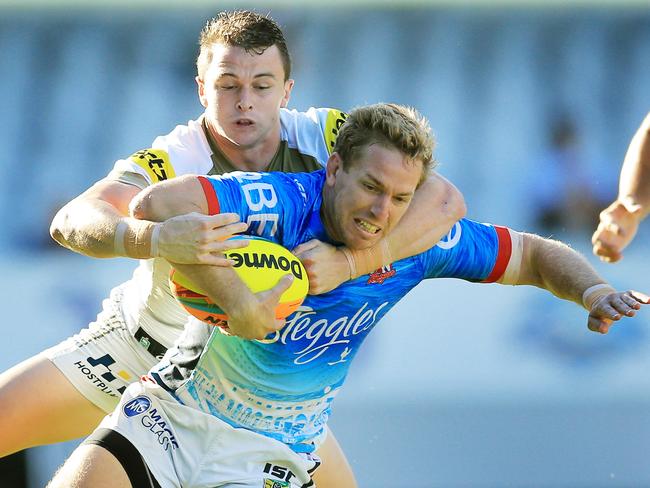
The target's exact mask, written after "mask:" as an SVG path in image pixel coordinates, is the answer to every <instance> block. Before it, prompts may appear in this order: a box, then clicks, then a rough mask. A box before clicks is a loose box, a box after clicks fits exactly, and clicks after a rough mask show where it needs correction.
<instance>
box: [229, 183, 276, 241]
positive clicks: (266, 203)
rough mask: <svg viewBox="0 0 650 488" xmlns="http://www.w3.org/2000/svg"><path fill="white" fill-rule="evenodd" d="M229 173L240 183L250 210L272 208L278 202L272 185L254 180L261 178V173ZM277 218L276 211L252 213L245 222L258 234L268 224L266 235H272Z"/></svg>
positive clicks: (258, 210)
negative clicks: (268, 228)
mask: <svg viewBox="0 0 650 488" xmlns="http://www.w3.org/2000/svg"><path fill="white" fill-rule="evenodd" d="M230 175H231V176H232V177H233V178H235V179H236V180H237V181H238V182H239V183H240V184H241V190H242V192H243V193H244V199H245V200H246V205H247V206H248V208H249V209H250V210H251V212H260V210H262V209H273V208H275V206H276V205H277V204H278V194H277V192H276V191H275V188H274V187H273V185H271V184H270V183H264V182H259V181H258V182H255V181H256V180H259V179H261V178H262V175H261V174H259V173H249V172H245V171H236V172H234V173H230ZM251 182H253V183H251ZM279 220H280V216H279V215H278V214H277V213H254V214H252V215H249V216H248V218H247V219H246V223H247V224H248V227H249V229H251V231H253V230H254V229H256V230H255V232H257V235H260V236H261V235H263V234H264V230H265V228H266V226H267V224H270V226H271V229H270V230H269V231H268V235H269V236H273V235H275V233H276V232H277V230H278V221H279Z"/></svg>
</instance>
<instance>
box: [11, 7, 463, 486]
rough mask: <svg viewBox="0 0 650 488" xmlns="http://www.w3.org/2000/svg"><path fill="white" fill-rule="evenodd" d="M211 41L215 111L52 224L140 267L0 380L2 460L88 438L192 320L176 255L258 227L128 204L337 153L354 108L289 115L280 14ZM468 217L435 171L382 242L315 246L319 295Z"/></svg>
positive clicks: (212, 253) (332, 478)
mask: <svg viewBox="0 0 650 488" xmlns="http://www.w3.org/2000/svg"><path fill="white" fill-rule="evenodd" d="M200 44H201V49H200V55H199V58H198V61H197V69H198V76H197V78H196V80H197V83H198V94H199V98H200V101H201V104H202V105H203V106H204V107H205V111H204V113H203V115H202V116H201V117H200V118H199V119H197V120H195V121H191V122H189V123H188V124H187V125H186V126H179V127H177V128H176V129H175V130H174V131H173V132H172V133H170V134H168V135H166V136H162V137H159V138H157V139H156V140H155V141H154V143H153V146H152V147H151V148H148V149H145V150H143V151H139V152H138V153H136V154H134V155H133V156H131V157H130V158H129V161H134V162H136V163H137V164H138V165H139V167H140V168H141V171H136V172H134V171H130V170H128V169H126V170H125V168H126V167H129V165H128V164H125V161H118V162H116V164H115V167H114V169H113V171H112V172H111V173H110V174H109V175H108V176H107V177H106V178H104V179H102V180H100V181H99V182H97V183H95V184H94V185H93V186H91V187H90V188H89V189H88V190H87V191H85V192H84V193H82V194H81V195H80V196H79V197H77V198H76V199H74V200H73V201H71V202H70V203H68V204H67V205H66V206H65V207H64V208H63V209H62V210H61V211H59V213H58V214H57V215H56V217H55V219H54V221H53V223H52V227H51V233H52V236H53V237H54V239H56V240H57V241H58V242H59V243H60V244H61V245H63V246H65V247H67V248H69V249H72V250H74V251H76V252H79V253H82V254H85V255H88V256H93V257H100V258H109V257H118V256H122V257H130V258H134V259H140V260H141V262H140V265H139V267H138V268H137V269H136V271H135V273H134V275H133V277H132V279H131V280H129V281H127V282H126V283H123V284H122V285H120V286H118V287H116V288H114V289H113V290H112V291H111V294H110V297H109V298H108V299H107V300H105V302H104V307H103V310H102V312H101V313H100V314H99V316H98V318H97V321H96V322H94V323H92V324H91V325H90V326H89V328H88V329H84V330H83V331H81V332H80V333H79V334H78V335H76V336H74V337H72V338H70V339H69V340H67V341H65V342H63V343H62V344H59V345H58V346H55V347H53V348H51V349H49V350H47V351H45V352H43V353H41V354H39V355H37V356H35V357H33V358H31V359H28V360H26V361H24V362H23V363H21V364H19V365H17V366H15V367H14V368H12V369H10V370H9V371H7V372H5V373H3V374H2V375H0V411H1V412H2V415H0V432H2V435H0V456H4V455H7V454H10V453H12V452H15V451H18V450H20V449H24V448H27V447H30V446H35V445H42V444H48V443H54V442H61V441H65V440H69V439H73V438H77V437H80V436H84V435H87V434H88V433H90V432H91V431H92V430H93V428H94V427H95V426H96V425H97V423H98V422H99V421H100V420H101V418H102V417H104V415H105V413H106V412H110V411H112V410H113V408H114V406H115V405H116V404H117V401H118V400H119V396H120V394H121V393H122V391H124V389H125V388H126V386H127V384H128V383H130V382H132V381H134V380H137V379H138V378H139V377H140V376H141V375H142V374H144V373H145V372H146V371H147V370H148V369H149V368H150V367H151V366H152V365H153V364H154V363H155V362H156V361H157V359H156V357H157V356H158V357H160V356H161V355H162V354H163V353H164V352H165V350H166V349H167V348H168V347H170V346H171V345H172V343H173V342H174V340H175V339H176V337H177V336H178V334H179V332H180V331H181V330H182V327H183V324H184V322H185V320H186V314H185V313H184V312H183V311H182V309H181V308H180V306H179V305H178V304H177V303H176V302H175V301H174V300H173V298H172V296H171V294H170V291H169V287H168V284H167V273H168V271H169V265H168V264H167V262H166V260H165V259H167V260H169V261H172V262H178V263H187V264H193V263H194V264H211V265H216V266H223V265H227V264H228V263H227V261H226V260H224V259H223V257H222V255H221V252H222V251H224V250H226V249H228V248H230V247H232V246H233V244H232V243H230V242H223V239H224V238H225V237H227V236H229V235H232V234H234V233H237V232H241V231H242V230H244V229H245V228H246V226H245V225H244V224H242V223H239V222H238V220H237V217H236V216H234V215H217V216H213V217H208V216H204V215H185V216H181V217H177V218H174V219H170V220H168V221H166V222H163V223H162V224H154V223H152V222H146V221H138V220H135V219H132V218H129V217H128V206H129V202H130V201H131V200H132V198H133V197H134V196H135V195H136V194H137V193H138V192H139V191H140V190H141V189H142V188H144V187H146V186H148V185H150V184H153V183H156V182H158V181H162V180H165V179H169V178H172V177H174V176H175V175H181V174H186V173H200V174H208V173H210V174H219V173H222V172H226V171H230V170H235V169H241V170H269V171H311V170H314V169H317V168H319V167H321V166H323V165H324V164H325V163H326V161H327V158H328V156H329V151H330V150H331V148H332V146H333V142H334V139H335V136H336V131H337V129H338V126H339V125H340V124H341V123H342V121H343V120H344V118H345V115H344V114H341V113H340V112H338V111H336V110H329V109H318V110H311V111H309V112H307V113H300V112H295V111H289V110H286V108H285V107H286V105H287V103H288V101H289V97H290V94H291V90H292V88H293V80H291V79H290V59H289V54H288V52H287V48H286V43H285V41H284V37H283V34H282V31H281V30H280V29H279V27H278V26H277V24H275V22H273V21H272V20H270V19H268V18H264V17H261V16H259V15H256V14H254V13H251V12H235V13H224V14H221V15H219V16H218V17H216V18H215V19H213V20H212V21H211V22H209V23H208V24H207V26H206V28H205V29H204V31H203V32H202V35H201V39H200ZM464 211H465V209H464V204H463V201H462V197H461V196H460V195H459V193H458V192H457V190H455V188H454V187H453V186H452V185H451V184H449V183H448V182H446V181H445V180H443V179H442V178H440V177H438V176H432V177H431V178H429V179H428V180H427V181H426V182H425V183H424V184H423V186H422V189H421V190H419V191H418V192H417V194H416V198H415V202H414V204H413V208H412V209H411V210H409V213H408V214H407V216H406V217H405V219H404V222H403V224H402V225H400V227H399V228H398V229H396V231H395V232H394V233H391V235H389V236H387V237H386V239H383V240H382V241H381V242H379V243H378V244H377V245H376V246H374V247H373V248H371V249H368V250H365V251H358V252H353V253H349V254H347V255H345V254H344V253H342V252H339V251H337V252H336V253H333V254H332V255H331V256H329V258H330V259H329V260H328V262H326V263H323V262H322V261H321V262H320V263H319V262H318V261H316V262H314V261H313V260H312V259H309V251H308V250H307V251H305V249H304V248H303V255H304V256H305V258H306V261H307V265H308V266H309V267H310V269H309V276H310V279H311V291H312V292H314V293H319V292H323V291H327V290H329V289H332V288H334V287H335V286H337V285H338V284H339V283H341V282H343V281H345V280H347V279H349V278H351V277H356V276H358V275H361V274H365V273H367V272H369V271H372V270H374V269H376V268H378V267H380V266H381V265H383V264H386V263H387V262H388V261H390V260H391V256H392V258H393V259H395V258H402V257H406V256H408V255H412V254H415V253H417V252H419V251H421V250H423V249H425V248H427V247H430V246H431V245H432V244H433V243H435V242H437V240H438V239H439V238H440V237H441V236H443V235H444V234H446V233H447V231H448V230H449V228H450V227H451V226H452V225H453V223H454V222H455V221H456V220H458V219H459V218H460V217H462V215H463V214H464ZM431 215H436V216H437V217H438V218H436V219H431V218H430V216H431ZM425 217H427V218H425ZM426 222H430V224H429V225H424V223H426ZM162 258H165V259H162ZM348 258H350V260H348ZM352 268H354V269H352ZM318 454H319V455H320V456H321V458H322V459H323V466H322V469H320V470H319V473H318V475H317V477H316V481H317V482H318V483H319V486H321V487H327V486H337V487H346V486H350V487H353V486H355V482H354V478H353V476H352V473H351V470H350V469H349V466H348V465H347V462H346V460H345V458H344V457H343V455H342V453H341V451H340V449H339V447H338V445H337V444H336V441H335V439H334V438H333V437H332V436H328V440H326V441H325V443H324V444H323V446H322V447H321V449H320V450H319V453H318Z"/></svg>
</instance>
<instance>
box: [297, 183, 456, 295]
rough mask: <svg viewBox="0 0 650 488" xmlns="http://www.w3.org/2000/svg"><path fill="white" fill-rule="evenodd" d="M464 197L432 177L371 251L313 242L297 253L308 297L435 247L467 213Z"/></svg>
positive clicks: (450, 186)
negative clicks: (306, 282) (306, 280)
mask: <svg viewBox="0 0 650 488" xmlns="http://www.w3.org/2000/svg"><path fill="white" fill-rule="evenodd" d="M466 211H467V209H466V207H465V201H464V199H463V195H462V194H461V193H460V191H458V189H457V188H456V187H455V186H454V185H453V184H452V183H451V182H449V181H448V180H447V179H445V178H443V177H442V176H440V175H438V174H437V173H435V172H434V173H431V174H430V175H429V177H428V178H427V179H426V180H425V181H424V182H423V183H422V184H421V185H420V186H419V187H418V189H417V191H416V192H415V195H414V197H413V200H412V201H411V204H410V206H409V208H408V210H407V212H406V213H405V214H404V217H402V220H401V221H400V222H399V223H398V225H397V226H396V227H395V228H394V229H393V230H392V231H391V233H390V234H389V235H387V236H386V237H385V238H383V239H381V240H380V241H379V242H378V243H377V244H375V245H374V246H372V247H370V248H368V249H362V250H357V249H354V250H353V249H348V248H345V247H341V248H333V247H332V246H329V245H328V244H325V243H321V242H320V241H310V242H307V243H305V244H301V245H300V246H298V247H296V249H294V253H295V254H296V255H297V256H298V257H299V258H300V259H301V260H302V262H303V264H304V265H305V268H306V269H307V273H308V275H309V293H311V294H315V295H317V294H320V293H325V292H328V291H330V290H333V289H334V288H336V287H337V286H339V285H340V284H341V283H343V282H344V281H347V280H348V279H353V278H357V277H358V276H362V275H365V274H368V273H372V272H373V271H375V270H376V269H378V268H380V267H382V266H384V265H387V264H390V263H392V262H394V261H398V260H400V259H404V258H407V257H410V256H414V255H416V254H419V253H421V252H424V251H426V250H427V249H429V248H431V247H433V246H434V245H435V244H436V243H437V242H438V241H439V240H440V239H441V238H442V237H444V236H445V235H446V234H447V233H448V232H449V231H450V229H451V228H452V227H453V225H454V224H455V223H456V222H457V221H458V220H460V219H461V218H463V216H464V215H465V212H466Z"/></svg>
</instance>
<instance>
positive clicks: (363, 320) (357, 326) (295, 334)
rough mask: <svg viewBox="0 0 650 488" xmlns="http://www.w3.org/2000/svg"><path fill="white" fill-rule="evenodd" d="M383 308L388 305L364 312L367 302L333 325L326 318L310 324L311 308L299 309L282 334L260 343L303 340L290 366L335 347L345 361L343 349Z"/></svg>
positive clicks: (285, 342) (366, 328)
mask: <svg viewBox="0 0 650 488" xmlns="http://www.w3.org/2000/svg"><path fill="white" fill-rule="evenodd" d="M387 305H388V302H384V303H382V304H381V305H379V306H378V307H377V308H376V309H375V310H373V309H370V308H368V302H366V303H364V304H363V306H362V307H361V308H360V309H359V310H357V311H356V313H355V314H354V315H353V316H352V317H349V316H347V315H344V316H342V317H338V318H337V319H336V320H334V321H333V322H330V321H329V320H328V319H326V318H321V319H318V320H316V321H315V322H312V319H313V316H314V315H315V313H316V312H315V311H314V310H313V309H312V308H311V307H306V306H301V307H299V308H298V310H297V311H296V312H295V313H294V314H293V315H290V316H289V318H288V319H287V322H286V324H285V326H284V328H283V329H282V330H280V331H277V332H275V333H274V335H273V337H271V338H269V339H264V340H263V341H260V342H264V343H267V344H271V343H275V342H280V343H282V344H287V342H288V341H302V340H307V341H308V344H307V346H306V347H304V348H303V349H301V350H300V351H296V352H295V353H294V354H296V355H297V357H296V358H295V359H294V360H293V362H294V363H295V364H298V365H299V364H307V363H310V362H312V361H314V360H316V359H318V358H319V357H320V356H322V355H323V354H324V353H326V352H327V351H328V350H329V349H330V348H332V347H335V346H343V349H344V352H346V354H344V355H342V358H341V359H346V358H347V356H348V355H349V353H350V352H349V351H346V349H347V345H348V344H350V342H351V341H352V339H353V338H354V337H355V336H357V335H359V334H362V333H364V332H366V331H368V330H370V329H371V328H372V327H373V326H374V325H375V323H376V322H377V321H378V320H379V318H380V312H381V311H382V310H383V309H384V308H385V307H386V306H387ZM340 362H343V361H336V362H334V363H332V364H337V363H340Z"/></svg>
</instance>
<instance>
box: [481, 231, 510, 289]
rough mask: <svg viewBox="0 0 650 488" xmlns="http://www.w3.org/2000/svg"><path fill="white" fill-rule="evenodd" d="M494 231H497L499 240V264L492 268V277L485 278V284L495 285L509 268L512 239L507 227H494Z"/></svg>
mask: <svg viewBox="0 0 650 488" xmlns="http://www.w3.org/2000/svg"><path fill="white" fill-rule="evenodd" d="M494 230H496V231H497V238H498V239H499V251H498V254H497V262H496V263H494V268H492V272H491V273H490V275H489V276H488V277H487V278H485V280H484V283H494V282H495V281H497V280H498V279H499V278H501V277H502V276H503V273H505V271H506V268H507V267H508V263H509V262H510V256H512V239H511V238H510V231H508V229H506V228H505V227H500V226H498V225H495V226H494Z"/></svg>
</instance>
